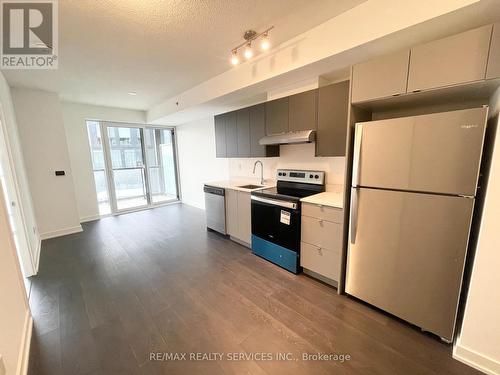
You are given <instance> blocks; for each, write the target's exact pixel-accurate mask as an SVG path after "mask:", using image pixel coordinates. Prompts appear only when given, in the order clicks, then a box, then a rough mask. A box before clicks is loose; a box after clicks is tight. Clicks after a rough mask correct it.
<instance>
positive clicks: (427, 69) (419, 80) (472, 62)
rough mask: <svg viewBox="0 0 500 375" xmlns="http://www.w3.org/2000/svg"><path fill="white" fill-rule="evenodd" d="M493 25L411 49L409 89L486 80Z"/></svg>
mask: <svg viewBox="0 0 500 375" xmlns="http://www.w3.org/2000/svg"><path fill="white" fill-rule="evenodd" d="M491 31H492V25H487V26H483V27H480V28H478V29H474V30H470V31H466V32H464V33H461V34H457V35H453V36H450V37H447V38H444V39H440V40H436V41H433V42H430V43H427V44H423V45H420V46H417V47H414V48H412V49H411V59H410V69H409V76H408V92H414V91H420V90H428V89H433V88H438V87H444V86H450V85H457V84H462V83H467V82H473V81H478V80H482V79H484V78H485V76H486V65H487V62H488V51H489V47H490V39H491Z"/></svg>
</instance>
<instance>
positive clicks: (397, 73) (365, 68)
mask: <svg viewBox="0 0 500 375" xmlns="http://www.w3.org/2000/svg"><path fill="white" fill-rule="evenodd" d="M409 58H410V51H409V50H406V51H399V52H396V53H392V54H390V55H386V56H382V57H380V58H378V59H376V60H371V61H367V62H364V63H361V64H357V65H354V66H353V68H352V69H353V70H352V102H353V103H358V102H363V101H368V100H373V99H379V98H385V97H388V96H395V95H399V94H404V93H406V81H407V78H408V62H409Z"/></svg>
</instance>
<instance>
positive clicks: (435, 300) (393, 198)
mask: <svg viewBox="0 0 500 375" xmlns="http://www.w3.org/2000/svg"><path fill="white" fill-rule="evenodd" d="M352 197H353V198H354V197H356V199H357V204H356V205H355V206H353V209H352V211H351V223H350V225H351V231H350V241H349V250H348V260H347V275H346V277H347V281H346V292H347V293H348V294H351V295H353V296H355V297H357V298H359V299H361V300H363V301H366V302H368V303H370V304H372V305H374V306H377V307H379V308H381V309H382V310H385V311H387V312H389V313H391V314H394V315H396V316H398V317H400V318H402V319H404V320H406V321H408V322H410V323H412V324H415V325H417V326H419V327H421V328H423V329H425V330H427V331H430V332H433V333H435V334H437V335H439V336H440V337H442V338H444V339H446V340H448V341H451V340H452V337H453V331H454V324H455V319H456V311H457V305H458V299H459V294H460V287H461V282H462V274H463V268H464V263H465V255H466V249H467V242H468V236H469V229H470V224H471V217H472V210H473V206H474V199H471V198H462V197H451V196H439V195H430V194H419V193H407V192H398V191H387V190H379V189H366V188H358V189H353V191H352ZM353 225H355V229H353V228H352V226H353ZM354 231H355V238H353V232H354Z"/></svg>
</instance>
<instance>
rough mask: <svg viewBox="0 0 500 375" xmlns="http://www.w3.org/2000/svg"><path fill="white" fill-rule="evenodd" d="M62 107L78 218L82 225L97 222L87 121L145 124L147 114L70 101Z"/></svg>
mask: <svg viewBox="0 0 500 375" xmlns="http://www.w3.org/2000/svg"><path fill="white" fill-rule="evenodd" d="M61 107H62V114H63V120H64V130H65V132H66V139H67V142H68V151H69V159H70V162H71V170H72V171H73V173H72V177H73V181H74V186H75V197H76V204H77V207H78V217H79V220H80V222H83V221H88V220H94V219H97V218H98V217H99V208H98V205H97V195H96V191H95V184H94V175H93V173H92V159H91V154H90V148H89V141H88V135H87V126H86V122H85V121H86V120H102V121H111V122H113V121H116V122H128V123H140V124H143V123H144V122H145V119H146V113H145V112H144V111H134V110H128V109H121V108H111V107H100V106H94V105H87V104H78V103H70V102H62V103H61Z"/></svg>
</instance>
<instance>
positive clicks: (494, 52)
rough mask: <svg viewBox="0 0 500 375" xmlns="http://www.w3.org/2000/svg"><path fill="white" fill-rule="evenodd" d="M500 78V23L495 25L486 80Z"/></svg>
mask: <svg viewBox="0 0 500 375" xmlns="http://www.w3.org/2000/svg"><path fill="white" fill-rule="evenodd" d="M499 77H500V23H496V24H495V25H493V34H492V37H491V43H490V56H489V58H488V69H487V70H486V79H490V78H499Z"/></svg>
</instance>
